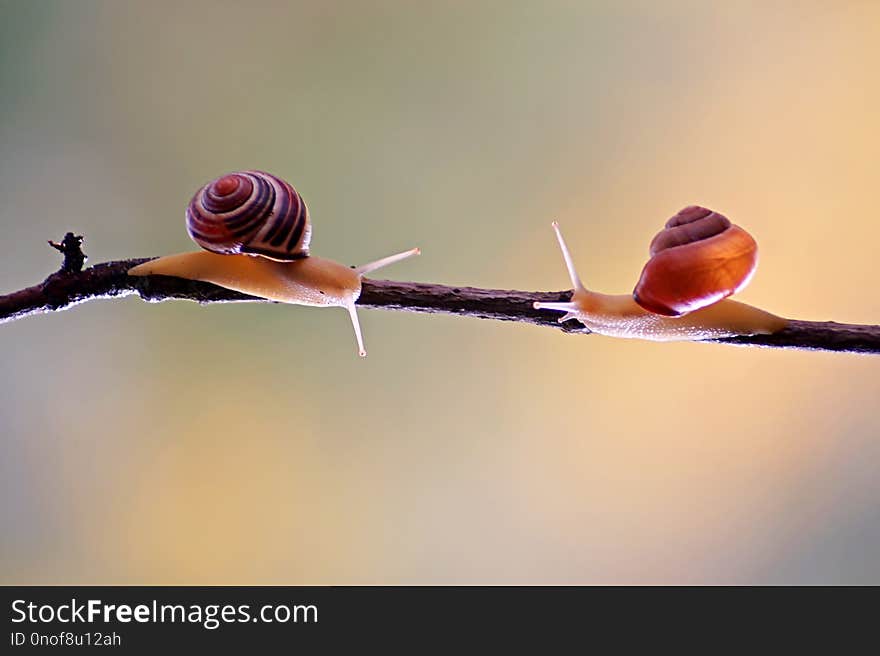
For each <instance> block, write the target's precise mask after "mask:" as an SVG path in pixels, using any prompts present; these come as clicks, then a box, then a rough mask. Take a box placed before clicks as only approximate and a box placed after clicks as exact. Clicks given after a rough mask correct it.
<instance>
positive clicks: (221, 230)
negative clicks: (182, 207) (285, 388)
mask: <svg viewBox="0 0 880 656" xmlns="http://www.w3.org/2000/svg"><path fill="white" fill-rule="evenodd" d="M186 229H187V232H188V233H189V235H190V237H192V238H193V240H194V241H195V242H196V243H197V244H198V245H199V246H201V247H202V248H204V249H205V250H203V251H199V252H196V253H180V254H178V255H168V256H166V257H160V258H158V259H155V260H150V261H149V262H144V263H143V264H139V265H138V266H136V267H133V268H131V269H129V271H128V275H130V276H149V275H164V276H176V277H178V278H186V279H188V280H201V281H204V282H210V283H213V284H215V285H219V286H220V287H225V288H226V289H232V290H234V291H238V292H243V293H245V294H250V295H252V296H258V297H260V298H265V299H269V300H272V301H278V302H280V303H291V304H294V305H310V306H318V307H341V308H344V309H345V310H347V311H348V314H349V316H350V317H351V323H352V326H353V328H354V333H355V337H356V339H357V345H358V353H359V354H360V355H362V356H363V355H366V354H367V352H366V350H365V349H364V342H363V337H362V335H361V327H360V323H359V321H358V316H357V311H356V309H355V302H356V301H357V299H358V298H359V297H360V294H361V280H362V278H363V277H364V276H365V275H366V274H368V273H370V272H371V271H375V270H376V269H379V268H381V267H384V266H388V265H389V264H393V263H395V262H399V261H400V260H403V259H406V258H408V257H411V256H413V255H418V254H419V249H418V248H412V249H410V250H408V251H404V252H402V253H397V254H395V255H389V256H388V257H383V258H381V259H379V260H375V261H374V262H370V263H368V264H363V265H361V266H359V267H347V266H345V265H342V264H339V263H338V262H334V261H333V260H328V259H324V258H321V257H314V256H311V255H310V254H309V240H310V239H311V233H312V226H311V222H310V221H309V210H308V208H307V207H306V203H305V201H304V200H303V199H302V197H301V196H300V195H299V194H298V193H297V191H296V190H295V189H294V188H293V187H292V186H291V185H290V184H288V183H287V182H285V181H284V180H282V179H281V178H279V177H277V176H274V175H272V174H271V173H266V172H264V171H238V172H235V173H228V174H226V175H224V176H221V177H219V178H217V179H216V180H213V181H211V182H209V183H208V184H206V185H205V186H204V187H202V188H201V189H199V190H198V191H197V192H196V194H195V196H193V199H192V200H191V201H190V203H189V205H188V206H187V208H186Z"/></svg>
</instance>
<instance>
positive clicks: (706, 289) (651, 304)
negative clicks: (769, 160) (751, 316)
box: [633, 205, 758, 316]
mask: <svg viewBox="0 0 880 656" xmlns="http://www.w3.org/2000/svg"><path fill="white" fill-rule="evenodd" d="M650 253H651V259H650V260H648V263H647V264H646V265H645V268H644V269H643V270H642V275H641V277H640V278H639V282H638V284H637V285H636V288H635V290H633V297H634V298H635V301H636V303H638V304H639V305H641V306H642V307H643V308H645V309H646V310H648V311H649V312H653V313H655V314H663V315H666V316H679V315H682V314H687V313H688V312H693V311H694V310H699V309H700V308H703V307H706V306H707V305H712V304H713V303H717V302H718V301H720V300H721V299H723V298H726V297H728V296H730V295H731V294H734V293H736V292H737V291H739V290H740V289H742V288H743V287H745V286H746V285H747V284H748V283H749V280H751V277H752V274H753V273H754V272H755V267H756V266H757V264H758V244H757V243H756V242H755V240H754V239H753V238H752V236H751V235H749V233H747V232H746V231H745V230H743V229H742V228H740V227H739V226H736V225H733V224H731V223H730V221H729V220H728V219H727V218H726V217H724V216H722V215H721V214H718V213H717V212H713V211H712V210H709V209H706V208H705V207H698V206H695V205H692V206H690V207H685V208H684V209H683V210H681V211H680V212H678V214H676V215H675V216H673V217H672V218H671V219H669V221H667V222H666V227H665V228H664V229H663V230H661V231H660V232H659V233H658V234H657V235H656V236H655V237H654V239H653V240H652V241H651V247H650Z"/></svg>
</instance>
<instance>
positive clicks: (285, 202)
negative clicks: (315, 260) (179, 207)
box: [186, 171, 312, 262]
mask: <svg viewBox="0 0 880 656" xmlns="http://www.w3.org/2000/svg"><path fill="white" fill-rule="evenodd" d="M186 229H187V232H189V235H190V237H192V239H193V241H195V242H196V243H197V244H198V245H199V246H201V247H202V248H204V249H206V250H209V251H212V252H214V253H222V254H225V255H232V254H236V253H247V254H250V255H262V256H264V257H268V258H271V259H273V260H279V261H282V262H287V261H291V260H297V259H300V258H303V257H308V254H309V241H310V239H311V231H312V227H311V222H310V220H309V209H308V207H307V206H306V203H305V201H304V200H303V199H302V196H300V195H299V193H297V191H296V189H294V188H293V187H292V186H291V185H290V184H288V183H287V182H285V181H284V180H282V179H281V178H278V177H276V176H274V175H272V174H271V173H266V172H265V171H239V172H236V173H229V174H227V175H224V176H222V177H219V178H217V179H216V180H213V181H211V182H209V183H208V184H206V185H205V186H203V187H202V188H201V189H199V190H198V191H197V192H196V194H195V196H193V198H192V200H191V201H190V203H189V205H188V206H187V208H186Z"/></svg>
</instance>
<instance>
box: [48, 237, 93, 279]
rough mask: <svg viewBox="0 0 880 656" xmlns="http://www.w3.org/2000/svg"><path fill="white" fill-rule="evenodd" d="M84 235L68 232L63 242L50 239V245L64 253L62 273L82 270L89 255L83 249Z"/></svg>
mask: <svg viewBox="0 0 880 656" xmlns="http://www.w3.org/2000/svg"><path fill="white" fill-rule="evenodd" d="M82 243H83V236H82V235H75V234H73V233H72V232H68V233H67V234H66V235H64V239H62V240H61V243H60V244H59V243H58V242H54V241H52V240H51V239H50V240H49V246H51V247H52V248H54V249H55V250H57V251H60V252H61V253H62V254H63V255H64V262H62V264H61V273H78V272H80V271H82V268H83V264H84V263H85V261H86V259H88V255H86V254H85V253H83V251H82Z"/></svg>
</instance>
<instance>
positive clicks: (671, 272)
mask: <svg viewBox="0 0 880 656" xmlns="http://www.w3.org/2000/svg"><path fill="white" fill-rule="evenodd" d="M553 229H554V230H555V231H556V238H557V240H558V241H559V247H560V249H561V250H562V257H563V259H564V260H565V264H566V267H567V269H568V274H569V276H570V278H571V283H572V285H573V287H574V293H573V295H572V297H571V301H569V302H567V303H535V304H534V306H535V308H536V309H539V310H540V309H543V310H553V311H556V312H564V313H565V314H564V315H563V316H562V317H560V319H559V322H560V323H562V322H563V321H568V320H569V319H577V320H578V321H580V322H581V323H582V324H584V326H586V327H587V328H589V329H590V330H591V331H592V332H594V333H599V334H601V335H609V336H612V337H632V338H640V339H648V340H653V341H661V342H664V341H677V340H698V339H718V338H721V337H733V336H736V335H758V334H772V333H775V332H778V331H780V330H782V329H783V328H784V327H785V325H786V320H785V319H783V318H781V317H777V316H776V315H773V314H770V313H769V312H765V311H764V310H761V309H758V308H756V307H752V306H750V305H746V304H744V303H738V302H737V301H732V300H729V299H727V297H728V296H730V295H731V294H734V293H735V292H737V291H739V290H740V289H742V288H743V287H745V286H746V285H747V284H748V283H749V281H750V280H751V278H752V275H753V274H754V272H755V267H756V266H757V263H758V245H757V244H756V243H755V240H754V239H753V238H752V237H751V235H749V233H747V232H746V231H745V230H743V229H742V228H740V227H739V226H736V225H733V224H731V223H730V221H729V220H728V219H727V218H725V217H724V216H722V215H721V214H718V213H717V212H713V211H711V210H708V209H706V208H703V207H697V206H690V207H685V208H684V209H683V210H681V211H680V212H678V214H676V215H675V216H673V217H672V218H671V219H669V221H667V222H666V226H665V227H664V229H663V230H661V231H660V232H659V233H658V234H657V235H656V236H655V237H654V239H653V240H652V241H651V246H650V255H651V258H650V259H649V260H648V263H647V264H646V265H645V268H644V269H643V270H642V275H641V277H640V278H639V281H638V283H637V284H636V287H635V289H634V290H633V293H632V294H625V295H614V296H612V295H608V294H599V293H597V292H592V291H588V290H587V289H586V288H585V287H584V285H583V283H581V281H580V278H579V277H578V274H577V271H576V270H575V267H574V261H573V259H572V256H571V252H570V251H569V250H568V246H567V245H566V243H565V240H564V239H563V238H562V232H561V231H560V229H559V225H558V224H556V223H554V224H553Z"/></svg>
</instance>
